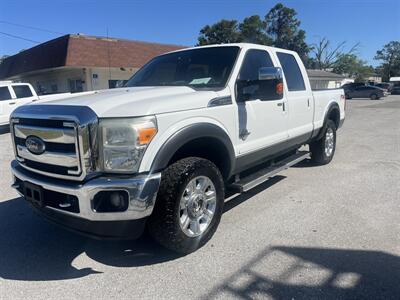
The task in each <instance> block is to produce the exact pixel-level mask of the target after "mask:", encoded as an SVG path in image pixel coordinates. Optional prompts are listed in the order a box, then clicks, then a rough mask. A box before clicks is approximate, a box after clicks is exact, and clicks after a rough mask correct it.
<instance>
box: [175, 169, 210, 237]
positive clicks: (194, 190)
mask: <svg viewBox="0 0 400 300" xmlns="http://www.w3.org/2000/svg"><path fill="white" fill-rule="evenodd" d="M216 206H217V193H216V191H215V186H214V184H213V182H212V181H211V179H210V178H208V177H206V176H198V177H196V178H193V179H192V180H191V181H190V182H189V183H188V184H187V186H186V188H185V190H184V191H183V195H182V197H181V201H180V205H179V225H180V226H181V229H182V231H183V232H184V233H185V234H186V235H187V236H189V237H196V236H199V235H201V234H202V233H203V232H205V231H206V230H207V228H208V226H209V225H210V223H211V221H212V219H213V216H214V214H215V209H216Z"/></svg>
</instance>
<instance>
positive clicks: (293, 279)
mask: <svg viewBox="0 0 400 300" xmlns="http://www.w3.org/2000/svg"><path fill="white" fill-rule="evenodd" d="M399 283H400V257H398V256H395V255H391V254H388V253H385V252H380V251H365V250H348V249H329V248H305V247H287V246H277V247H267V248H265V249H264V250H263V251H261V252H260V253H259V254H258V255H257V256H256V257H254V258H253V259H252V260H250V261H249V262H248V263H247V264H245V265H244V266H243V267H241V268H240V269H239V270H237V271H236V272H234V273H233V274H232V275H231V276H229V277H228V278H225V279H224V280H223V281H222V282H221V283H220V284H218V285H217V286H215V287H214V288H213V289H212V290H211V292H209V293H208V294H207V295H204V296H203V297H202V299H215V298H218V299H219V298H224V297H229V298H235V299H253V298H260V299H263V298H267V299H399V295H400V284H399Z"/></svg>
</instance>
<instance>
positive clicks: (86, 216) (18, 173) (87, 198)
mask: <svg viewBox="0 0 400 300" xmlns="http://www.w3.org/2000/svg"><path fill="white" fill-rule="evenodd" d="M11 169H12V173H13V177H14V184H13V187H14V188H16V190H17V191H18V192H19V193H20V194H21V195H22V196H24V189H23V185H24V183H26V182H27V183H30V184H34V185H36V186H39V187H41V188H42V189H43V191H45V194H46V195H48V197H47V198H49V199H46V201H45V202H44V203H43V204H42V205H34V207H35V208H36V209H38V210H39V211H40V212H42V213H44V214H45V215H46V216H47V217H48V218H50V219H51V220H52V221H55V222H57V223H61V224H62V225H65V226H67V227H70V228H72V229H75V230H78V231H82V232H84V233H86V234H89V235H95V236H100V237H102V236H105V237H112V236H113V235H114V234H113V228H114V229H115V237H122V235H123V234H122V232H121V229H123V228H125V227H126V228H127V231H130V233H131V234H133V232H132V228H130V227H131V226H128V224H129V225H131V224H134V223H138V222H139V220H145V219H146V218H147V217H148V216H150V214H151V213H152V211H153V208H154V204H155V200H156V196H157V192H158V188H159V186H160V180H161V174H160V173H156V174H151V175H138V176H136V177H126V178H123V177H99V178H94V179H91V180H88V181H87V182H83V183H78V182H71V181H66V180H60V179H53V178H49V177H46V176H42V175H38V174H36V173H32V172H30V171H27V170H26V169H24V168H23V167H21V166H19V164H18V162H17V161H15V160H14V161H13V162H12V163H11ZM116 190H117V191H121V190H122V191H126V192H127V193H128V195H129V205H128V209H127V210H126V211H123V212H102V213H99V212H96V211H95V210H94V209H93V202H92V200H93V198H94V196H95V195H96V194H97V193H99V192H101V191H116ZM57 195H65V196H66V197H70V196H72V197H73V199H74V200H75V201H77V203H78V206H79V207H78V209H77V210H76V211H68V210H65V209H64V208H63V205H61V204H63V203H60V202H59V201H58V200H57V199H55V198H57ZM67 199H69V198H67ZM34 204H35V203H34ZM58 205H59V207H57V206H58ZM135 220H137V221H138V222H133V221H135ZM106 224H108V225H110V226H109V227H110V228H109V229H106V227H108V226H106ZM119 227H121V228H119ZM141 227H142V226H141ZM101 228H103V229H101ZM128 228H129V229H128ZM103 232H104V234H102V233H103ZM127 234H129V232H127Z"/></svg>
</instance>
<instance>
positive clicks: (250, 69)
mask: <svg viewBox="0 0 400 300" xmlns="http://www.w3.org/2000/svg"><path fill="white" fill-rule="evenodd" d="M273 66H274V64H273V63H272V60H271V57H270V55H269V53H268V52H266V51H264V50H258V49H250V50H248V51H247V52H246V55H245V57H244V60H243V63H242V67H241V69H240V72H239V76H238V80H237V92H238V100H244V101H245V100H249V99H261V100H273V99H274V92H275V87H274V86H273V83H272V82H271V81H265V80H264V81H262V80H259V79H258V75H259V74H258V73H259V70H260V68H263V67H273Z"/></svg>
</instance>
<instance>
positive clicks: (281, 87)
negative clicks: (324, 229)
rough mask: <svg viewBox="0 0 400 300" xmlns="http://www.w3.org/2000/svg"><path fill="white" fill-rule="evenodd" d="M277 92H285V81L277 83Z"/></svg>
mask: <svg viewBox="0 0 400 300" xmlns="http://www.w3.org/2000/svg"><path fill="white" fill-rule="evenodd" d="M276 93H277V94H278V95H282V94H283V83H278V84H277V85H276Z"/></svg>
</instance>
